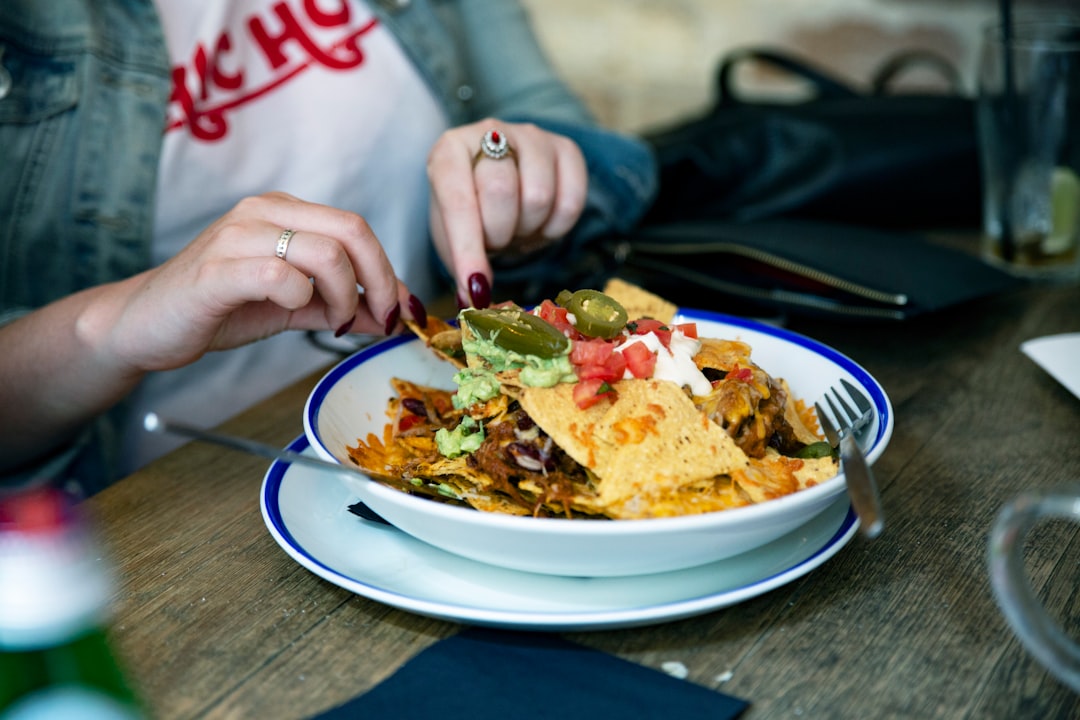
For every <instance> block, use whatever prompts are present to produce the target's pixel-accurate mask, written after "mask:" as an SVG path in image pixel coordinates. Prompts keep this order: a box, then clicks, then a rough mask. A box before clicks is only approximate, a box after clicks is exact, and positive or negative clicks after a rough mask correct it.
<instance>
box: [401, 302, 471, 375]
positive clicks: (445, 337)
mask: <svg viewBox="0 0 1080 720" xmlns="http://www.w3.org/2000/svg"><path fill="white" fill-rule="evenodd" d="M403 322H404V323H405V326H406V327H407V328H409V329H410V330H412V331H413V333H415V334H416V336H417V337H418V338H420V339H421V340H423V341H424V344H425V345H427V346H428V347H429V348H431V351H432V352H434V353H435V354H436V355H438V356H439V357H441V358H442V359H443V360H446V361H447V362H449V363H451V364H452V365H454V366H455V367H457V368H458V369H459V370H460V369H462V368H464V367H465V351H464V350H463V349H462V347H461V331H460V330H459V329H458V328H456V327H454V326H453V325H451V324H450V323H448V322H446V321H445V320H441V319H439V318H437V317H434V316H433V315H429V316H428V319H427V325H425V326H424V327H420V325H419V324H418V323H417V322H416V321H415V320H409V319H406V320H404V321H403Z"/></svg>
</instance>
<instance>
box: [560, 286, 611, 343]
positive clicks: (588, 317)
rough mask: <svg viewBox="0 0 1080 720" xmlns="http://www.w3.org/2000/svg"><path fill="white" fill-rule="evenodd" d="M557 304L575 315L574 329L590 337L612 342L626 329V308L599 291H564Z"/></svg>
mask: <svg viewBox="0 0 1080 720" xmlns="http://www.w3.org/2000/svg"><path fill="white" fill-rule="evenodd" d="M556 302H558V303H559V304H560V305H562V306H563V307H564V308H566V309H567V311H568V312H571V313H573V315H574V321H575V322H574V327H576V328H577V329H578V330H579V331H580V332H581V333H582V334H584V335H588V336H589V337H595V338H603V339H605V340H610V339H611V338H613V337H615V336H616V335H618V334H619V333H620V332H622V329H623V328H624V327H626V320H627V317H626V308H624V307H623V306H622V305H621V304H620V303H619V301H618V300H616V299H615V298H613V297H611V296H610V295H605V294H604V293H602V292H600V291H599V290H578V291H576V292H574V293H568V292H567V291H566V290H563V291H562V292H561V293H559V295H558V298H557V299H556Z"/></svg>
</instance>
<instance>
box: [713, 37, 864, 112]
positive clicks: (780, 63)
mask: <svg viewBox="0 0 1080 720" xmlns="http://www.w3.org/2000/svg"><path fill="white" fill-rule="evenodd" d="M746 62H760V63H763V64H765V65H771V66H773V67H775V68H778V69H780V70H784V71H786V72H787V73H789V74H790V75H793V76H795V77H796V78H800V79H802V80H805V81H807V82H808V83H810V85H811V86H812V87H813V88H814V90H815V91H816V94H817V98H818V99H829V100H837V99H845V98H857V97H861V93H859V92H858V91H857V90H855V89H854V88H852V87H851V86H850V85H848V84H847V83H845V82H844V81H842V80H840V79H838V78H836V77H834V76H833V75H830V74H829V73H828V72H826V71H825V70H823V69H822V68H821V67H819V66H816V65H814V64H813V63H811V62H809V61H807V60H805V59H803V58H800V57H797V56H795V55H793V54H791V53H787V52H781V51H778V50H771V49H768V48H761V47H749V48H741V49H737V50H733V51H732V52H730V53H728V54H727V55H726V56H725V57H724V59H723V60H722V61H721V62H720V67H719V68H718V69H717V73H716V90H717V104H718V105H723V104H725V103H739V102H741V99H740V98H739V95H738V93H736V92H734V80H733V76H734V74H735V69H736V67H737V66H738V65H741V64H743V63H746Z"/></svg>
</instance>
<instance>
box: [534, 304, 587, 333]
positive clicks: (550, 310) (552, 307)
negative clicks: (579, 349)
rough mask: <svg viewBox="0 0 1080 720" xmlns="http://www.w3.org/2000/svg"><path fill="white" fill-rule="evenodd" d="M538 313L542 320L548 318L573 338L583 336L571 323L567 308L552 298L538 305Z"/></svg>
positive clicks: (548, 320)
mask: <svg viewBox="0 0 1080 720" xmlns="http://www.w3.org/2000/svg"><path fill="white" fill-rule="evenodd" d="M536 315H538V316H539V317H540V319H541V320H546V321H547V322H549V323H551V324H552V325H554V326H555V327H556V328H558V329H559V330H560V331H561V332H562V333H563V334H564V335H566V336H567V337H569V338H571V339H574V338H578V337H581V333H579V332H578V331H577V330H576V329H575V328H574V326H573V325H571V324H570V319H569V318H567V317H566V315H567V312H566V308H564V307H559V306H558V305H556V304H555V303H554V302H552V301H551V300H544V301H543V302H541V303H540V304H539V305H538V306H537V307H536Z"/></svg>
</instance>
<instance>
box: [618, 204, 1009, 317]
mask: <svg viewBox="0 0 1080 720" xmlns="http://www.w3.org/2000/svg"><path fill="white" fill-rule="evenodd" d="M607 252H608V253H610V257H611V258H612V260H613V261H614V263H615V267H616V270H615V274H616V275H617V276H619V277H621V278H623V279H625V280H628V281H630V282H633V283H636V284H638V285H640V286H642V287H644V288H646V289H648V290H651V291H652V292H655V293H657V294H659V295H662V296H664V297H666V298H668V299H669V300H671V301H672V302H675V303H677V304H679V305H682V306H686V307H699V308H704V309H709V310H717V311H720V312H733V313H736V314H742V313H745V312H754V311H755V309H759V310H760V309H767V310H768V309H771V310H774V311H775V310H784V311H790V312H796V313H809V314H819V315H828V316H837V317H847V318H854V319H865V320H903V319H905V318H910V317H914V316H916V315H920V314H923V313H927V312H932V311H935V310H940V309H942V308H946V307H949V306H953V305H957V304H959V303H962V302H966V301H968V300H972V299H975V298H978V297H983V296H987V295H991V294H995V293H1000V292H1004V291H1006V290H1009V289H1010V288H1012V287H1014V286H1016V285H1018V284H1019V283H1020V281H1019V280H1018V279H1016V278H1015V277H1013V276H1011V275H1009V274H1007V273H1005V272H1003V271H1001V270H998V269H997V268H994V267H992V266H990V265H987V264H986V263H984V262H983V261H981V260H979V259H978V258H976V257H974V256H972V255H970V254H968V253H965V252H962V251H959V250H955V249H952V248H949V247H945V246H942V245H940V244H935V243H932V242H930V241H929V240H927V239H926V238H925V237H923V236H921V235H919V234H916V233H912V232H906V231H904V232H899V231H897V232H893V231H889V230H883V229H879V228H868V227H862V226H856V225H844V224H839V223H832V222H822V221H813V220H802V219H771V220H762V221H757V222H726V221H710V220H700V221H694V222H687V223H670V224H654V225H648V226H645V227H642V228H641V229H640V230H638V231H637V232H635V233H634V234H633V235H632V236H626V237H622V238H619V239H617V240H612V241H611V242H610V243H609V244H608V247H607Z"/></svg>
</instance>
